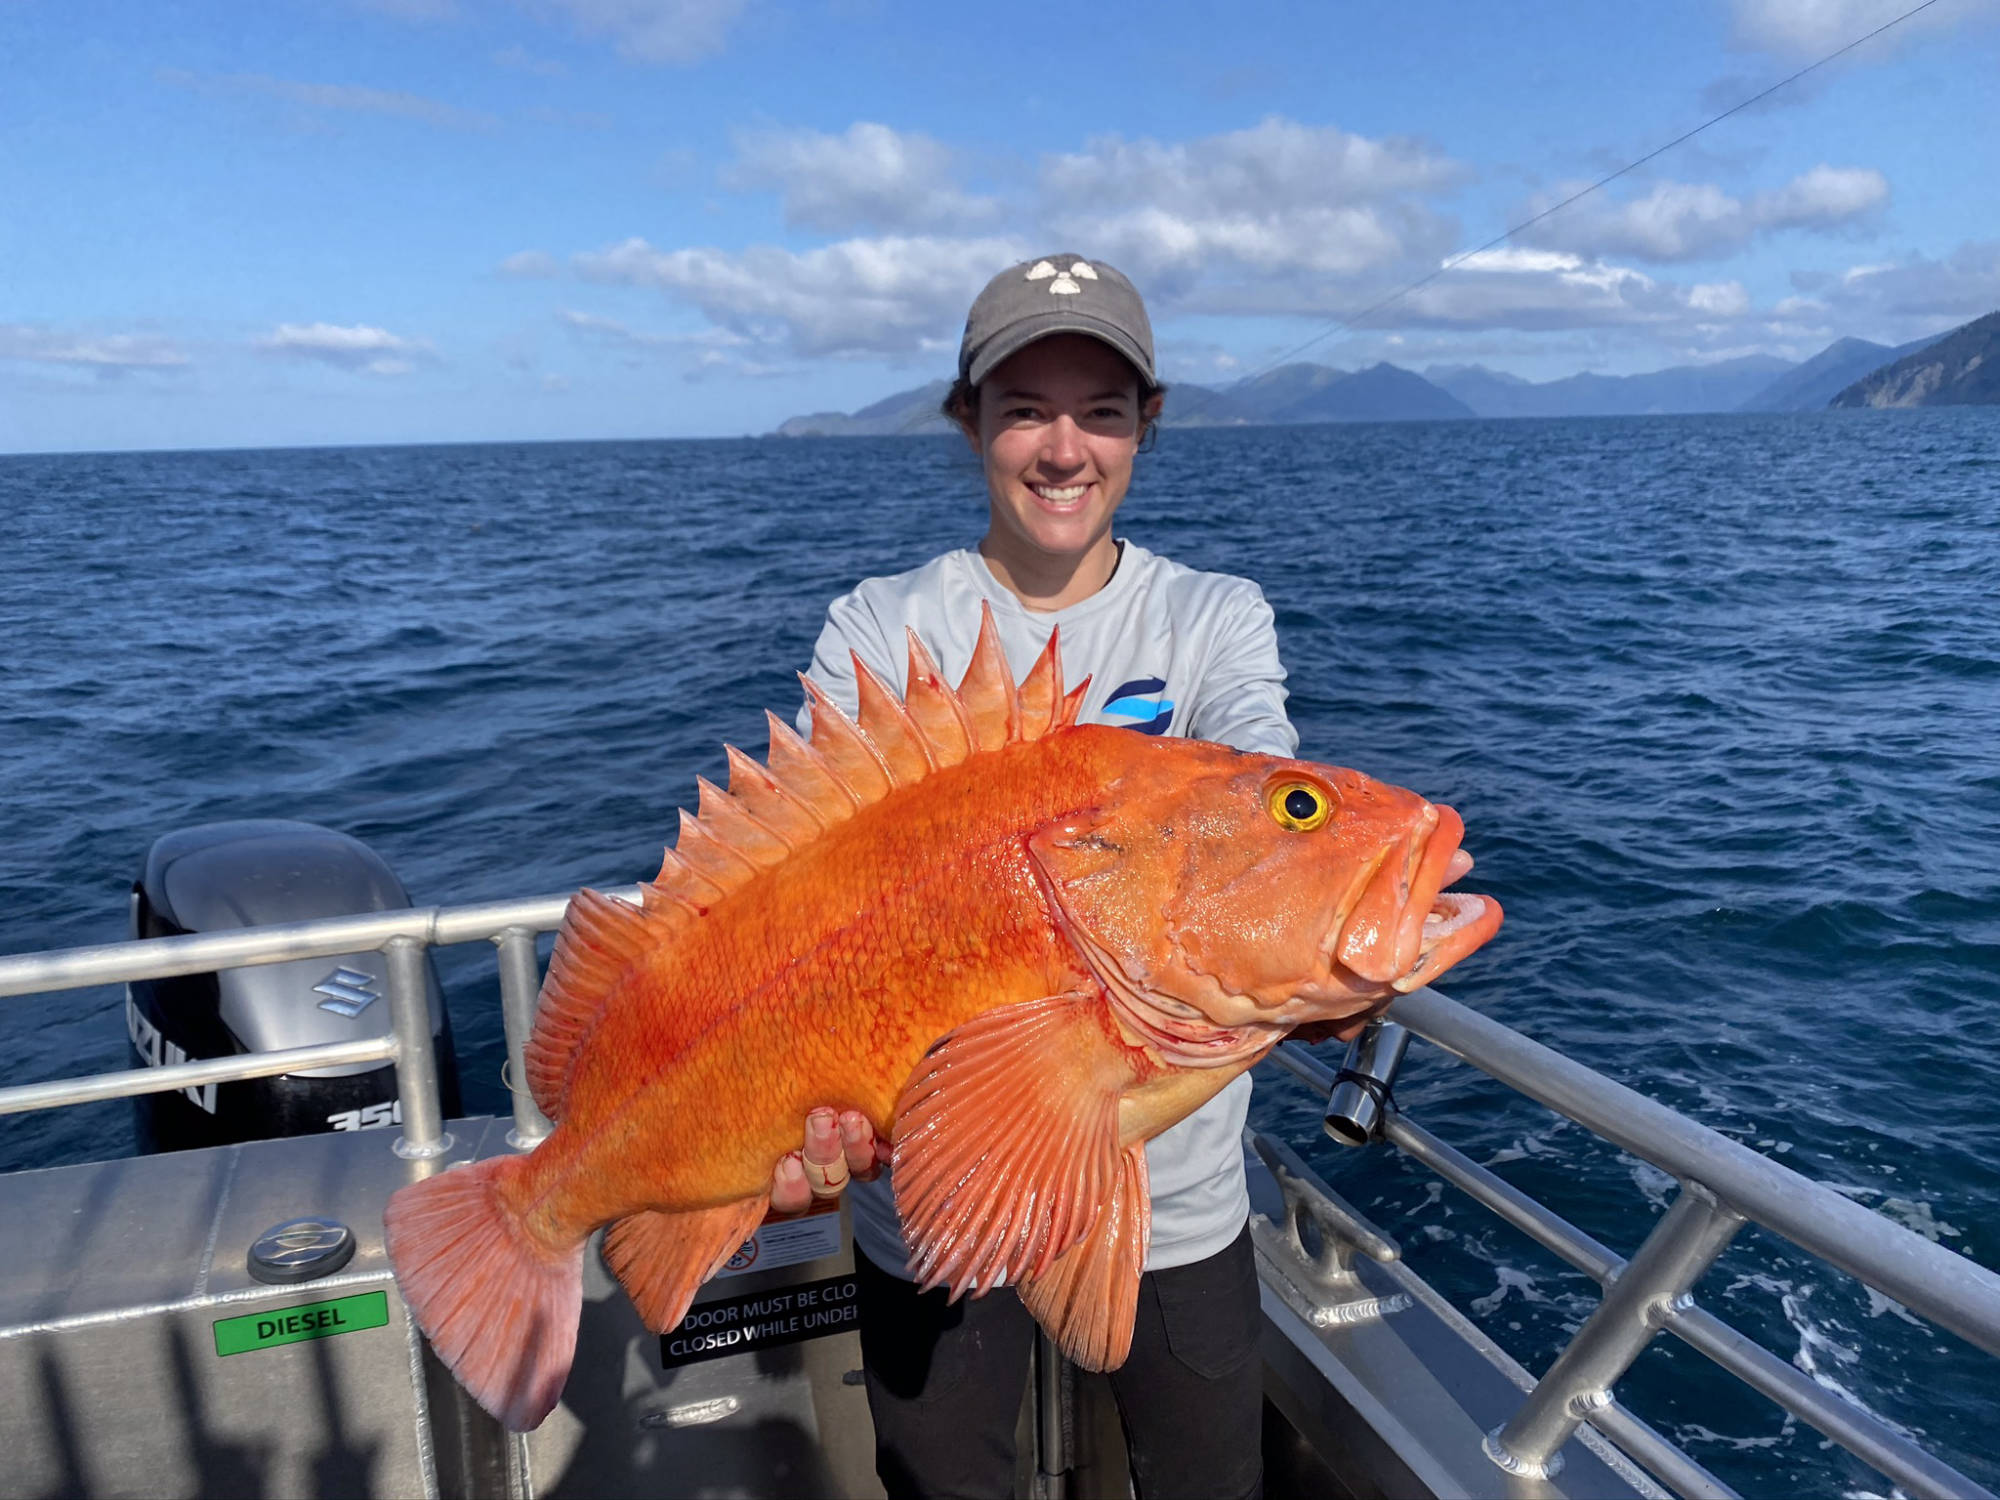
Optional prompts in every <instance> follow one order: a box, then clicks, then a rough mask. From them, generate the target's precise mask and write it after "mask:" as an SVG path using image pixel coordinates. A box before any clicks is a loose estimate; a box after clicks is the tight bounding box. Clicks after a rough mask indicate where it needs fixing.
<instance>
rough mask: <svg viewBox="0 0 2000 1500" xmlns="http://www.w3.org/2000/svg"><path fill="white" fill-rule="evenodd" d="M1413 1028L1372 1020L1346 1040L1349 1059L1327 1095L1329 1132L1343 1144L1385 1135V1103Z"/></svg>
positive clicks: (1407, 1047) (1358, 1143) (1388, 1098)
mask: <svg viewBox="0 0 2000 1500" xmlns="http://www.w3.org/2000/svg"><path fill="white" fill-rule="evenodd" d="M1409 1046H1410V1029H1409V1027H1407V1026H1399V1025H1397V1024H1396V1023H1395V1022H1394V1021H1381V1020H1376V1021H1370V1022H1369V1023H1368V1025H1367V1026H1366V1027H1365V1028H1363V1030H1362V1032H1361V1035H1360V1036H1358V1037H1356V1038H1355V1039H1354V1040H1353V1041H1351V1042H1349V1043H1348V1044H1347V1059H1346V1061H1344V1062H1343V1063H1341V1065H1340V1072H1339V1073H1338V1074H1336V1075H1335V1077H1334V1081H1333V1092H1332V1093H1330V1094H1328V1095H1327V1098H1326V1119H1325V1120H1324V1121H1323V1122H1322V1123H1323V1125H1324V1127H1325V1130H1326V1133H1327V1134H1328V1135H1330V1136H1332V1137H1333V1139H1335V1140H1336V1141H1338V1142H1340V1144H1341V1145H1343V1146H1366V1145H1367V1144H1369V1142H1371V1141H1377V1140H1380V1139H1381V1138H1382V1119H1383V1115H1384V1114H1385V1113H1386V1111H1385V1109H1384V1106H1385V1105H1387V1104H1388V1103H1389V1100H1390V1092H1389V1091H1390V1090H1391V1089H1392V1088H1393V1087H1394V1086H1395V1083H1396V1074H1397V1072H1398V1071H1400V1070H1401V1068H1402V1066H1403V1054H1404V1053H1405V1052H1406V1051H1408V1050H1409Z"/></svg>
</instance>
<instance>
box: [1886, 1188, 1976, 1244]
mask: <svg viewBox="0 0 2000 1500" xmlns="http://www.w3.org/2000/svg"><path fill="white" fill-rule="evenodd" d="M1875 1212H1877V1213H1879V1214H1881V1215H1883V1216H1884V1217H1885V1218H1890V1219H1894V1220H1895V1221H1896V1222H1897V1223H1898V1224H1901V1225H1902V1226H1903V1227H1904V1228H1905V1229H1909V1230H1913V1231H1915V1232H1916V1233H1917V1234H1920V1235H1922V1236H1923V1237H1924V1238H1925V1239H1927V1240H1929V1241H1930V1242H1931V1243H1932V1244H1933V1245H1936V1244H1939V1243H1942V1240H1943V1238H1944V1237H1945V1236H1947V1235H1949V1236H1950V1237H1951V1238H1952V1239H1957V1238H1959V1236H1960V1235H1962V1234H1963V1233H1964V1231H1963V1230H1961V1229H1960V1228H1959V1227H1958V1226H1957V1225H1955V1224H1948V1223H1946V1222H1945V1221H1944V1220H1943V1219H1940V1218H1938V1217H1936V1216H1935V1215H1934V1214H1932V1213H1931V1206H1930V1204H1929V1202H1928V1201H1926V1200H1924V1199H1921V1198H1884V1199H1883V1200H1882V1203H1881V1206H1880V1207H1879V1208H1877V1209H1876V1210H1875Z"/></svg>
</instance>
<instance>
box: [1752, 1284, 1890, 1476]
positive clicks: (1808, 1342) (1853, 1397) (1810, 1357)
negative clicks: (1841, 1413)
mask: <svg viewBox="0 0 2000 1500" xmlns="http://www.w3.org/2000/svg"><path fill="white" fill-rule="evenodd" d="M1814 1290H1815V1289H1814V1288H1813V1287H1811V1286H1806V1287H1803V1288H1801V1289H1800V1290H1798V1291H1795V1292H1788V1293H1786V1294H1785V1295H1784V1296H1783V1297H1781V1298H1779V1302H1778V1305H1779V1306H1780V1307H1782V1308H1783V1309H1784V1313H1785V1321H1786V1322H1787V1323H1790V1324H1791V1325H1792V1331H1793V1332H1794V1333H1796V1334H1797V1335H1798V1336H1799V1348H1798V1352H1797V1353H1796V1354H1794V1355H1793V1356H1792V1363H1793V1364H1794V1365H1796V1366H1798V1368H1799V1369H1800V1370H1802V1371H1804V1372H1805V1374H1807V1375H1808V1376H1810V1377H1811V1378H1812V1380H1813V1382H1814V1383H1815V1384H1817V1385H1818V1386H1820V1387H1821V1388H1822V1389H1824V1390H1828V1391H1831V1392H1833V1394H1834V1395H1836V1396H1838V1397H1840V1398H1841V1399H1842V1400H1843V1401H1849V1402H1852V1403H1853V1404H1854V1405H1856V1406H1858V1407H1860V1408H1861V1410H1863V1411H1865V1412H1867V1413H1868V1414H1869V1415H1870V1416H1872V1417H1874V1418H1875V1419H1876V1420H1877V1421H1879V1422H1881V1423H1883V1424H1884V1425H1885V1426H1887V1427H1889V1428H1891V1429H1893V1430H1894V1431H1896V1432H1898V1433H1900V1434H1902V1436H1904V1437H1906V1438H1909V1439H1911V1440H1912V1441H1917V1440H1919V1439H1921V1437H1922V1431H1921V1429H1917V1428H1911V1427H1906V1426H1904V1425H1903V1424H1902V1423H1901V1422H1898V1421H1897V1420H1896V1419H1895V1418H1894V1417H1891V1416H1889V1415H1887V1414H1886V1413H1884V1412H1880V1411H1877V1410H1876V1409H1875V1408H1874V1407H1873V1406H1870V1405H1869V1404H1868V1402H1867V1401H1865V1400H1863V1399H1862V1397H1861V1395H1860V1393H1859V1392H1857V1391H1856V1390H1855V1389H1854V1388H1853V1387H1852V1386H1851V1385H1849V1384H1848V1383H1847V1379H1844V1378H1841V1377H1842V1376H1843V1375H1844V1374H1845V1372H1846V1371H1848V1370H1851V1369H1855V1368H1858V1367H1859V1366H1860V1364H1861V1355H1860V1352H1859V1351H1858V1350H1855V1349H1852V1348H1850V1347H1848V1346H1847V1345H1846V1344H1844V1343H1842V1342H1841V1341H1840V1340H1839V1339H1838V1338H1836V1337H1835V1336H1834V1332H1833V1330H1835V1329H1838V1328H1840V1326H1841V1325H1840V1324H1839V1323H1838V1322H1837V1321H1835V1320H1833V1319H1831V1318H1829V1319H1827V1320H1825V1321H1824V1322H1821V1321H1820V1320H1818V1319H1815V1318H1813V1317H1812V1316H1811V1315H1810V1314H1809V1313H1808V1312H1807V1311H1806V1304H1807V1303H1808V1302H1810V1301H1811V1300H1812V1295H1813V1292H1814ZM1849 1378H1851V1377H1849Z"/></svg>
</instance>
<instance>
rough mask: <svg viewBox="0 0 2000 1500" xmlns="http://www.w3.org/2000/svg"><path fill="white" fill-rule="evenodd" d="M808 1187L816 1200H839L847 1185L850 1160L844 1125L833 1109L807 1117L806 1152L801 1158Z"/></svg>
mask: <svg viewBox="0 0 2000 1500" xmlns="http://www.w3.org/2000/svg"><path fill="white" fill-rule="evenodd" d="M799 1165H800V1166H801V1167H802V1168H804V1169H805V1174H806V1185H807V1186H808V1187H810V1188H811V1189H812V1195H813V1196H814V1197H815V1198H834V1197H838V1196H839V1194H840V1190H841V1189H842V1188H844V1187H846V1186H847V1157H846V1156H845V1155H844V1154H843V1153H842V1149H841V1144H840V1122H839V1120H838V1119H837V1118H836V1117H835V1115H834V1113H833V1111H832V1110H830V1109H816V1110H814V1111H813V1112H812V1113H811V1114H809V1115H807V1116H806V1149H805V1151H804V1152H803V1153H802V1154H801V1156H800V1158H799Z"/></svg>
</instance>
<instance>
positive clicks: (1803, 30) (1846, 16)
mask: <svg viewBox="0 0 2000 1500" xmlns="http://www.w3.org/2000/svg"><path fill="white" fill-rule="evenodd" d="M1732 9H1733V11H1734V13H1735V17H1734V19H1735V28H1734V29H1735V39H1736V42H1737V44H1738V45H1739V46H1743V47H1748V48H1751V49H1753V50H1756V51H1760V52H1775V53H1778V54H1780V55H1782V56H1785V57H1792V58H1799V59H1801V60H1804V59H1809V58H1814V57H1820V56H1824V55H1825V54H1826V53H1828V52H1831V51H1833V50H1834V49H1835V48H1836V47H1843V46H1845V45H1847V44H1848V43H1849V42H1852V41H1854V40H1856V39H1857V38H1859V37H1863V36H1866V35H1867V34H1868V33H1869V32H1871V31H1873V30H1874V29H1875V28H1876V27H1878V26H1881V25H1884V24H1885V23H1887V22H1889V21H1893V20H1895V19H1896V17H1897V16H1899V15H1901V14H1902V13H1903V12H1904V11H1906V10H1908V9H1910V4H1909V0H1733V4H1732ZM1996 10H2000V6H1996V5H1995V3H1994V0H1940V3H1939V4H1936V5H1933V6H1932V7H1930V9H1928V10H1925V11H1922V12H1920V13H1919V14H1917V15H1914V16H1911V17H1910V19H1909V20H1907V21H1904V22H1903V23H1902V24H1901V25H1899V26H1897V27H1896V28H1895V30H1893V31H1891V32H1889V33H1888V34H1887V35H1886V36H1884V37H1882V38H1881V39H1880V40H1879V41H1878V42H1876V43H1872V44H1871V48H1874V47H1881V46H1883V45H1884V44H1893V43H1895V42H1897V41H1903V40H1907V39H1908V38H1910V37H1914V36H1918V35H1920V34H1922V33H1925V32H1939V31H1948V30H1950V29H1951V28H1953V27H1955V26H1958V25H1960V24H1962V23H1964V22H1965V21H1968V20H1972V19H1975V18H1981V17H1991V16H1993V15H1994V14H1995V13H1996ZM1857 55H1862V54H1857ZM1874 55H1875V56H1876V57H1881V56H1884V55H1886V53H1883V52H1879V51H1878V52H1875V53H1874Z"/></svg>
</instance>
